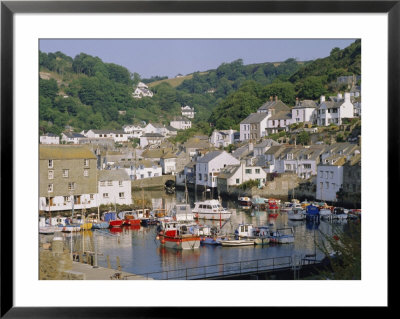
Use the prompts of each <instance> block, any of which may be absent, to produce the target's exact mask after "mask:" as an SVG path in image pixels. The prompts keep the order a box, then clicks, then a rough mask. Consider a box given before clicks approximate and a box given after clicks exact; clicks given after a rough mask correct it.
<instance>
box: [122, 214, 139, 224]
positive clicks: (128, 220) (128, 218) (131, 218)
mask: <svg viewBox="0 0 400 319" xmlns="http://www.w3.org/2000/svg"><path fill="white" fill-rule="evenodd" d="M123 225H126V226H135V225H139V226H140V219H139V218H137V216H135V215H133V214H125V218H124V222H123Z"/></svg>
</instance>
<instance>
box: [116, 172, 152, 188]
mask: <svg viewBox="0 0 400 319" xmlns="http://www.w3.org/2000/svg"><path fill="white" fill-rule="evenodd" d="M147 176H148V177H151V172H147ZM120 183H122V182H120ZM119 186H122V184H121V185H119Z"/></svg>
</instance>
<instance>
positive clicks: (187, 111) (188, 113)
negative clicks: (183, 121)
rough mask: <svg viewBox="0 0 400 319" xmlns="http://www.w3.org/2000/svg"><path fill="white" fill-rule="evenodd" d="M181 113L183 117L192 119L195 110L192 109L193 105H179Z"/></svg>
mask: <svg viewBox="0 0 400 319" xmlns="http://www.w3.org/2000/svg"><path fill="white" fill-rule="evenodd" d="M181 114H182V116H184V117H187V118H189V119H193V118H194V115H195V114H196V112H195V111H194V107H190V106H189V105H185V106H182V107H181Z"/></svg>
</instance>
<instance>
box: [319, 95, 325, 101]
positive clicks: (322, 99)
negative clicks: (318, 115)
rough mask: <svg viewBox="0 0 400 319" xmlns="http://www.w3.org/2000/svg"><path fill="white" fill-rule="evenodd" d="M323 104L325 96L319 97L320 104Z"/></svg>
mask: <svg viewBox="0 0 400 319" xmlns="http://www.w3.org/2000/svg"><path fill="white" fill-rule="evenodd" d="M322 102H325V95H321V97H320V103H322Z"/></svg>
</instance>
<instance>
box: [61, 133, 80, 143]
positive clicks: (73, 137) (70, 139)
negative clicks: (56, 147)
mask: <svg viewBox="0 0 400 319" xmlns="http://www.w3.org/2000/svg"><path fill="white" fill-rule="evenodd" d="M84 138H85V136H84V135H82V134H79V133H73V132H64V133H61V142H64V143H65V144H79V143H80V141H81V140H82V139H84Z"/></svg>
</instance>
